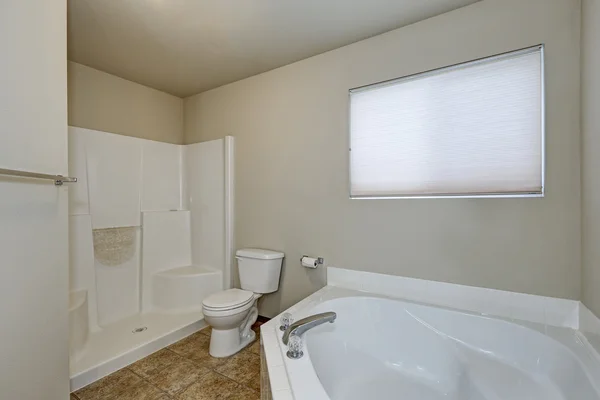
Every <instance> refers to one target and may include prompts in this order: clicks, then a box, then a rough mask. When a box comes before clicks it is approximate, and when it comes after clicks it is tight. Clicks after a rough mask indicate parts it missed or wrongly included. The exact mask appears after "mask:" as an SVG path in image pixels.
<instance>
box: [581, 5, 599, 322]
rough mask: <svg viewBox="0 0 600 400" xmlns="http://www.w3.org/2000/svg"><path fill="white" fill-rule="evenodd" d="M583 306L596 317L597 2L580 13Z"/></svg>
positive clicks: (597, 236)
mask: <svg viewBox="0 0 600 400" xmlns="http://www.w3.org/2000/svg"><path fill="white" fill-rule="evenodd" d="M582 15H583V20H582V76H581V79H582V81H581V90H582V146H581V148H582V190H583V194H582V197H583V198H582V204H583V210H582V217H583V218H582V223H583V274H582V278H583V279H582V281H583V296H582V297H583V303H584V304H585V305H586V306H587V307H588V308H589V309H590V310H592V311H593V312H594V313H596V315H597V316H600V246H599V245H598V244H599V243H600V178H599V177H598V172H599V171H600V157H599V154H600V114H599V113H598V110H599V109H600V75H599V74H600V2H599V1H598V0H583V10H582Z"/></svg>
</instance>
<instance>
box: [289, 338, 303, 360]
mask: <svg viewBox="0 0 600 400" xmlns="http://www.w3.org/2000/svg"><path fill="white" fill-rule="evenodd" d="M286 355H287V356H288V357H289V358H291V359H292V360H297V359H299V358H302V356H303V355H304V353H303V352H302V338H301V337H300V336H297V335H291V336H290V338H289V340H288V351H287V353H286Z"/></svg>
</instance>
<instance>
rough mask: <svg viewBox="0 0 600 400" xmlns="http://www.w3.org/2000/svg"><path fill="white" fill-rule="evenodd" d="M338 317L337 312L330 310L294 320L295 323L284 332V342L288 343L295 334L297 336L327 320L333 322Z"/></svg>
mask: <svg viewBox="0 0 600 400" xmlns="http://www.w3.org/2000/svg"><path fill="white" fill-rule="evenodd" d="M336 318H337V314H336V313H334V312H332V311H329V312H324V313H321V314H315V315H311V316H310V317H306V318H302V319H301V320H299V321H296V322H294V323H293V324H291V325H290V326H289V327H288V328H287V329H286V330H285V332H284V333H283V338H282V341H283V344H285V345H287V344H288V341H289V340H290V336H292V335H295V336H300V335H302V334H303V333H304V332H306V331H307V330H309V329H312V328H314V327H316V326H319V325H322V324H324V323H325V322H331V323H332V322H333V321H335V319H336Z"/></svg>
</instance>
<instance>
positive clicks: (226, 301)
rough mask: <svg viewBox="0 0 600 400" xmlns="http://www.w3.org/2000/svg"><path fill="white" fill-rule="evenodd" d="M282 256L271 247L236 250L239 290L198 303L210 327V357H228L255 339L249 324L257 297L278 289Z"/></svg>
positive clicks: (215, 295)
mask: <svg viewBox="0 0 600 400" xmlns="http://www.w3.org/2000/svg"><path fill="white" fill-rule="evenodd" d="M283 257H284V254H283V253H281V252H276V251H271V250H262V249H243V250H238V251H237V253H236V259H237V260H238V270H239V274H240V283H241V286H242V289H228V290H223V291H221V292H218V293H215V294H213V295H211V296H208V297H207V298H206V299H204V301H203V302H202V312H203V314H204V319H205V321H206V323H207V324H208V325H210V326H211V327H212V333H211V338H210V348H209V353H210V355H211V356H213V357H229V356H231V355H233V354H235V353H237V352H239V351H240V350H242V349H243V348H244V347H246V346H247V345H249V344H250V343H252V342H253V341H254V340H255V339H256V334H255V333H254V331H253V330H252V325H253V324H254V323H255V322H256V319H257V318H258V307H257V303H258V299H259V298H260V297H261V296H262V295H263V294H265V293H272V292H275V291H277V289H278V288H279V276H280V273H281V263H282V259H283Z"/></svg>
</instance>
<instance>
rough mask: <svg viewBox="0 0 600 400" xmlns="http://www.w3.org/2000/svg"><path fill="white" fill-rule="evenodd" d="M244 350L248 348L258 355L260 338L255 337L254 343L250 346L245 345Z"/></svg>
mask: <svg viewBox="0 0 600 400" xmlns="http://www.w3.org/2000/svg"><path fill="white" fill-rule="evenodd" d="M246 350H248V351H249V352H251V353H254V354H258V355H260V339H258V338H257V339H256V340H255V341H254V343H252V344H251V345H250V346H248V347H246Z"/></svg>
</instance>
